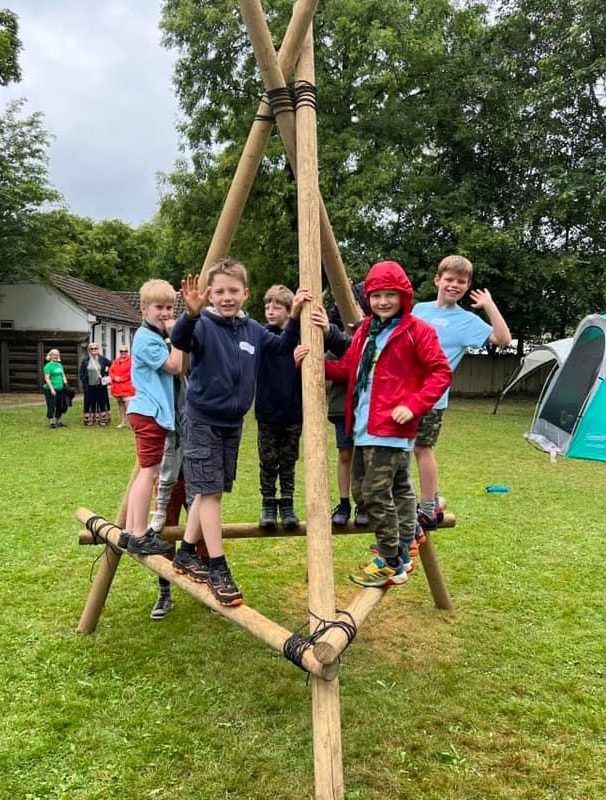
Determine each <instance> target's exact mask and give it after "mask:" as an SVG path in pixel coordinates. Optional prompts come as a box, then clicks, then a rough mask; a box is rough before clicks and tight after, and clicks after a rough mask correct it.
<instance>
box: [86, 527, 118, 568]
mask: <svg viewBox="0 0 606 800" xmlns="http://www.w3.org/2000/svg"><path fill="white" fill-rule="evenodd" d="M99 521H101V524H100V525H97V523H98V522H99ZM93 526H95V527H93ZM85 527H86V529H87V530H89V531H90V533H91V536H92V537H93V544H104V545H105V547H104V548H103V550H102V552H101V553H99V555H98V556H97V557H96V558H94V559H93V563H92V564H91V567H90V575H89V582H90V581H92V579H93V570H94V568H95V564H96V563H97V562H98V561H99V560H100V559H101V558H103V556H105V557H106V558H107V548H108V547H109V548H111V549H112V550H113V551H114V553H116V554H121V553H122V551H121V550H120V549H119V548H117V547H115V546H114V545H113V544H112V543H111V542H110V541H108V540H107V539H102V538H101V537H100V536H99V531H103V530H105V531H106V532H107V531H109V530H110V529H111V528H115V527H116V526H115V525H114V524H113V522H108V521H107V520H106V519H105V517H102V516H101V515H100V514H93V516H92V517H89V518H88V519H87V520H86V523H85Z"/></svg>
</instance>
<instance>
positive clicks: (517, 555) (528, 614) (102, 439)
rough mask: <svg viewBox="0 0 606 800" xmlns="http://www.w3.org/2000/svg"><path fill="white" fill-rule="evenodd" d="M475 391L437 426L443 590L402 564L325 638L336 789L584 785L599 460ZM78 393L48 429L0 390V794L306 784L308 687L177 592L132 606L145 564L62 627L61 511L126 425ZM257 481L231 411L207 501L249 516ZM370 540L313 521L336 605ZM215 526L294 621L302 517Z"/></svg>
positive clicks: (67, 552)
mask: <svg viewBox="0 0 606 800" xmlns="http://www.w3.org/2000/svg"><path fill="white" fill-rule="evenodd" d="M491 408H492V404H491V403H488V402H486V403H485V402H471V401H461V400H459V401H455V402H454V404H453V406H452V407H451V409H450V410H449V412H448V414H447V415H446V420H445V425H444V430H443V433H442V437H441V440H440V443H439V446H438V456H439V462H440V465H441V473H442V487H441V488H442V491H443V493H444V494H446V495H447V497H448V501H449V510H453V511H455V512H456V514H457V518H458V524H457V527H456V528H454V529H451V530H443V531H441V532H439V533H438V534H436V537H435V541H436V543H437V546H438V551H439V555H440V559H441V563H442V567H443V569H444V573H445V577H446V581H447V584H448V587H449V589H450V592H451V595H452V598H453V602H454V604H455V608H456V610H455V611H454V612H453V613H444V612H438V611H436V610H435V609H434V607H433V606H432V603H431V600H430V597H429V593H428V590H427V584H426V582H425V579H424V577H423V574H422V570H417V572H416V573H415V575H414V577H413V579H412V580H411V581H410V582H409V583H408V584H407V585H406V586H404V587H400V588H395V589H392V590H390V592H389V593H388V594H387V597H386V598H385V601H384V602H383V604H382V605H381V606H380V607H379V608H378V609H377V610H376V611H375V612H374V613H373V615H372V616H371V617H370V619H369V621H368V622H367V624H366V625H365V626H364V628H363V629H362V630H361V631H360V632H359V634H358V637H357V638H356V640H355V642H354V643H353V644H352V645H351V647H350V648H349V650H347V651H346V653H345V656H344V659H343V663H342V667H341V679H340V684H341V713H342V729H343V757H344V772H345V784H346V797H347V798H348V800H354V798H355V799H356V800H379V799H381V800H383V798H384V797H385V796H386V795H389V796H391V797H396V798H405V799H406V800H420V799H421V798H423V800H434V799H435V800H476V799H477V800H492V799H493V798H494V799H495V800H496V799H497V798H498V800H543V799H545V800H547V799H549V800H551V799H553V800H556V799H557V800H604V798H605V797H606V758H605V757H604V753H605V745H606V742H605V738H606V733H605V731H606V710H605V709H606V688H605V686H606V645H605V641H606V623H605V622H604V619H605V609H604V606H605V598H606V593H605V590H604V586H605V584H606V566H605V565H606V535H605V530H604V527H605V526H604V520H603V519H602V517H601V514H602V507H601V505H600V504H599V503H598V502H597V501H598V499H599V497H603V494H602V492H603V490H604V489H603V487H604V477H605V475H606V465H604V464H599V463H594V462H584V461H566V460H561V461H559V462H558V463H557V465H555V466H553V465H551V464H550V463H549V459H548V457H547V456H545V455H543V454H541V453H539V452H537V451H536V450H534V449H533V448H532V447H531V446H530V445H528V444H527V443H526V442H524V440H523V439H522V433H523V432H524V431H525V430H526V429H527V428H528V425H529V421H530V417H531V414H532V407H531V405H530V404H528V403H525V402H518V403H516V402H515V401H512V400H509V401H507V402H506V403H504V405H503V407H502V410H501V411H500V412H499V414H498V415H497V416H492V415H491V413H490V412H491ZM78 412H79V409H72V411H71V412H70V413H69V414H68V416H67V418H66V421H67V423H68V425H69V427H68V428H66V429H65V430H49V429H48V428H47V427H46V424H45V420H44V418H43V416H44V409H43V408H41V407H37V408H18V409H7V408H3V409H0V422H1V425H2V439H3V447H2V452H1V456H0V458H1V459H2V465H1V466H2V483H1V489H0V498H1V505H0V508H1V520H0V564H1V565H2V589H3V591H2V598H1V600H2V602H1V605H0V653H1V655H2V659H1V663H0V692H1V708H2V714H1V715H0V798H2V800H4V798H7V799H8V798H11V799H13V798H14V799H15V800H38V799H39V798H45V799H46V798H49V800H50V799H52V800H58V799H59V798H61V799H62V800H97V799H99V800H100V799H101V798H104V800H107V798H120V799H121V800H144V799H145V798H150V799H151V800H153V799H157V800H192V798H196V800H218V799H219V798H242V799H245V800H253V799H254V800H266V799H267V798H276V799H278V800H291V798H293V799H294V798H311V797H313V766H312V755H311V698H310V687H309V686H308V685H306V681H305V676H304V675H303V673H302V672H300V671H299V670H297V669H296V668H295V667H293V666H292V665H291V664H289V663H288V662H286V661H285V660H284V659H283V658H282V657H281V656H280V655H278V654H276V653H274V652H273V651H270V650H269V649H267V648H266V647H265V646H264V645H262V644H261V643H260V642H258V641H257V640H254V639H252V638H251V637H250V636H249V635H248V634H246V633H245V632H244V631H242V630H240V629H239V628H236V627H235V626H232V625H230V623H228V622H227V621H226V620H224V619H223V618H221V617H219V616H217V615H214V614H212V613H210V612H209V611H208V610H207V609H205V608H201V607H200V606H199V605H197V604H196V603H195V602H194V601H193V599H191V598H190V597H189V596H186V595H184V594H182V593H180V592H178V590H177V591H176V592H175V598H176V603H175V610H174V611H173V613H172V614H171V615H170V616H169V617H167V618H166V619H165V620H164V621H162V622H159V623H158V622H153V621H152V620H150V619H149V610H150V607H151V604H152V603H153V601H154V599H155V581H154V578H153V576H152V575H151V573H149V572H147V571H146V570H143V569H141V568H140V567H139V565H137V564H136V563H135V562H133V561H132V560H131V559H128V558H124V559H122V563H121V565H120V568H119V570H118V573H117V576H116V579H115V581H114V585H113V588H112V591H111V592H110V595H109V598H108V602H107V606H106V608H105V611H104V613H103V615H102V617H101V621H100V624H99V627H98V630H97V633H96V634H95V635H92V636H80V635H78V634H76V632H75V629H76V626H77V623H78V619H79V617H80V613H81V611H82V608H83V605H84V602H85V599H86V596H87V593H88V590H89V586H90V579H91V575H92V573H94V570H95V559H97V558H99V557H102V550H101V549H100V548H91V547H78V545H77V541H76V538H77V537H76V534H77V531H78V529H79V527H80V526H79V524H78V523H77V522H76V521H75V519H74V511H75V509H76V507H77V506H79V505H84V506H87V507H89V508H90V509H92V510H93V511H95V512H96V513H100V514H104V515H108V516H110V517H111V516H112V515H113V514H114V512H115V510H116V508H117V506H118V504H119V501H120V498H121V494H122V490H123V488H124V485H125V483H126V480H127V478H128V476H129V474H130V470H131V466H132V461H133V445H132V439H131V434H130V432H129V431H124V430H116V428H111V429H103V428H98V429H85V428H83V427H82V426H81V425H79V417H78ZM329 435H330V452H331V457H333V461H334V453H333V438H332V436H333V435H332V429H331V430H330V431H329ZM300 472H301V474H300V478H299V489H300V490H301V489H302V488H303V487H302V470H301V471H300ZM332 473H333V474H334V463H333V467H332ZM257 483H258V481H257V464H256V450H255V429H254V422H253V421H251V420H248V423H247V426H246V429H245V435H244V440H243V445H242V451H241V458H240V464H239V479H238V482H237V484H236V490H235V492H234V494H233V495H232V496H230V497H229V498H227V499H226V502H225V512H226V520H229V521H253V520H255V519H256V517H257V514H258V511H259V500H258V490H257ZM490 483H504V484H507V485H508V486H509V488H510V492H509V494H507V495H489V494H486V493H485V491H484V487H485V486H486V485H487V484H490ZM334 499H335V492H334V487H333V500H334ZM298 508H299V510H300V511H302V508H303V501H302V493H301V494H300V497H299V502H298ZM370 541H371V537H369V536H368V535H366V536H350V537H336V538H335V541H334V551H335V565H334V568H335V577H336V586H337V595H338V600H337V604H338V606H339V607H345V605H346V604H347V602H348V600H349V599H350V598H351V597H352V596H353V593H354V591H355V589H354V587H353V586H352V585H351V584H349V583H348V581H347V574H348V572H349V570H350V569H351V568H352V566H353V565H355V564H356V563H357V562H358V561H360V560H361V558H362V557H364V555H365V550H366V548H367V546H368V544H369V543H370ZM227 548H228V554H229V558H230V563H231V565H232V569H233V571H234V574H235V576H236V578H237V580H238V583H239V584H240V586H241V588H242V589H243V591H244V594H245V598H246V601H247V602H248V603H249V604H250V605H252V606H253V607H255V608H257V609H258V610H259V611H260V612H261V613H263V614H265V615H266V616H268V617H270V618H271V619H274V620H275V621H277V622H279V623H281V624H283V625H284V626H285V627H287V628H289V629H290V630H295V629H296V628H298V627H300V626H301V625H303V624H304V623H305V622H306V609H307V594H306V592H307V587H306V583H305V569H306V565H305V541H304V540H303V539H298V540H293V539H277V540H247V541H233V542H228V543H227Z"/></svg>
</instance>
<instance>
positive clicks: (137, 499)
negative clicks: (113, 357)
mask: <svg viewBox="0 0 606 800" xmlns="http://www.w3.org/2000/svg"><path fill="white" fill-rule="evenodd" d="M139 299H140V304H141V313H142V315H143V322H142V325H141V327H140V328H139V329H138V330H137V332H136V333H135V338H134V339H133V346H132V381H133V385H134V387H135V389H136V392H137V393H136V395H135V397H134V398H133V399H132V400H131V402H130V404H129V407H128V420H129V424H130V426H131V428H132V429H133V431H134V434H135V446H136V450H137V458H138V461H139V472H138V473H137V476H136V477H135V479H134V481H133V482H132V485H131V487H130V491H129V494H128V507H127V513H126V527H125V529H124V531H123V532H122V535H121V536H120V547H122V548H123V549H127V550H128V552H129V553H134V554H136V555H139V556H149V555H162V554H164V553H167V552H169V551H170V550H171V547H172V545H170V544H169V543H168V542H165V541H164V540H163V539H161V538H160V537H159V536H158V534H157V533H156V532H155V531H154V530H153V529H152V528H150V527H149V526H148V524H147V517H148V514H149V506H150V502H151V497H152V491H153V485H154V481H155V480H156V478H157V477H158V472H159V470H160V463H161V462H162V455H163V453H164V442H165V440H166V434H167V432H168V431H172V430H174V428H175V409H174V396H173V375H178V374H179V373H180V372H181V368H182V363H183V353H182V352H181V351H180V350H177V348H169V346H168V343H167V337H168V332H169V331H170V329H171V328H172V326H173V323H174V319H173V311H174V307H175V290H174V289H173V287H172V286H171V285H170V283H168V282H167V281H163V280H158V279H154V280H150V281H147V282H146V283H144V284H143V286H142V287H141V290H140V293H139ZM169 341H170V340H169Z"/></svg>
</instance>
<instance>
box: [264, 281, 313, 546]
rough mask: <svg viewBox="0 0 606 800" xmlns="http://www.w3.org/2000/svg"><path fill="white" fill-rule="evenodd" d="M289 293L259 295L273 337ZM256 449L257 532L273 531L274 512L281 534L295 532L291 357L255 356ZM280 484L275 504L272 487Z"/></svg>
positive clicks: (273, 290) (278, 289) (296, 412)
mask: <svg viewBox="0 0 606 800" xmlns="http://www.w3.org/2000/svg"><path fill="white" fill-rule="evenodd" d="M293 298H294V294H293V293H292V292H291V291H290V289H288V288H287V287H286V286H284V285H283V284H274V285H273V286H270V287H269V289H268V290H267V291H266V292H265V297H264V298H263V303H264V306H265V319H266V320H267V325H266V326H265V327H266V328H267V330H268V331H270V332H271V333H274V334H277V335H278V336H279V335H280V334H281V333H282V331H283V330H284V328H285V327H286V325H287V324H288V318H289V315H290V311H291V309H292V301H293ZM255 417H256V420H257V450H258V453H259V481H260V488H261V517H260V519H259V527H260V528H264V529H266V530H274V529H275V527H276V524H277V521H278V512H279V514H280V518H281V520H282V524H283V526H284V527H285V528H286V529H287V530H292V529H295V528H298V527H299V524H300V523H299V519H298V517H297V515H296V513H295V509H294V494H295V465H296V463H297V459H298V458H299V440H300V438H301V431H302V429H303V400H302V396H301V370H300V369H299V367H298V366H297V364H296V363H295V360H294V358H293V354H292V353H285V354H283V355H280V354H274V353H268V352H267V351H266V350H263V351H262V352H261V360H260V362H259V374H258V376H257V391H256V393H255ZM278 480H279V482H280V495H281V496H280V499H279V500H278V499H277V498H276V487H277V483H278Z"/></svg>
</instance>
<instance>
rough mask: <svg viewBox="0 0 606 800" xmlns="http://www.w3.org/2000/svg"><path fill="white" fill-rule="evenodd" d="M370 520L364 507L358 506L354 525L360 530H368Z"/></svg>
mask: <svg viewBox="0 0 606 800" xmlns="http://www.w3.org/2000/svg"><path fill="white" fill-rule="evenodd" d="M369 522H370V520H369V519H368V512H367V511H366V509H365V508H364V506H356V509H355V511H354V525H355V526H356V527H358V528H368V525H369Z"/></svg>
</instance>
